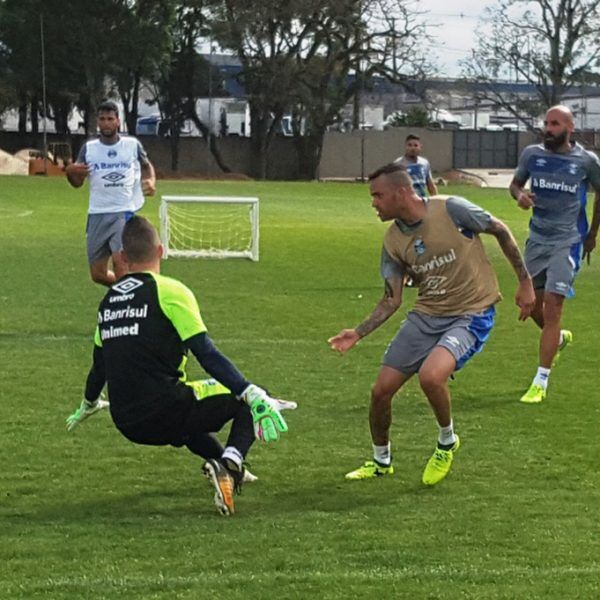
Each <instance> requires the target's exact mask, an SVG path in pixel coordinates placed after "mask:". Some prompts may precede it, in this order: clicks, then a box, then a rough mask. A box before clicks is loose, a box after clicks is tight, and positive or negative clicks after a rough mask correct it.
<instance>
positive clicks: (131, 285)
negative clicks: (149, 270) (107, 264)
mask: <svg viewBox="0 0 600 600" xmlns="http://www.w3.org/2000/svg"><path fill="white" fill-rule="evenodd" d="M141 285H144V282H143V281H140V280H139V279H136V278H135V277H128V278H127V279H123V281H119V283H116V284H115V285H113V286H112V288H111V289H113V290H115V292H119V294H128V293H129V292H131V291H133V290H135V289H137V288H139V287H140V286H141Z"/></svg>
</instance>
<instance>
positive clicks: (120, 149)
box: [65, 101, 156, 286]
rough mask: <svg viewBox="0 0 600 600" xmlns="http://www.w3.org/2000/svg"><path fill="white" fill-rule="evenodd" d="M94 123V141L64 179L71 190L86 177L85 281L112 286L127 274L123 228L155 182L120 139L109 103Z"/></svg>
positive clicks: (144, 160) (136, 151) (137, 147)
mask: <svg viewBox="0 0 600 600" xmlns="http://www.w3.org/2000/svg"><path fill="white" fill-rule="evenodd" d="M97 123H98V129H99V131H100V136H99V138H98V139H95V140H89V141H87V142H85V143H84V144H83V146H82V147H81V149H80V151H79V155H78V157H77V161H76V162H74V163H71V164H70V165H68V166H67V167H66V169H65V173H66V175H67V180H68V181H69V183H70V184H71V185H72V186H73V187H76V188H79V187H81V186H82V185H83V182H84V181H85V179H86V178H87V177H89V180H90V199H89V209H88V221H87V227H86V237H87V254H88V262H89V265H90V276H91V278H92V281H95V282H96V283H100V284H103V285H106V286H111V285H112V284H113V283H114V282H115V281H116V280H117V279H119V278H120V277H122V276H123V275H125V273H126V272H127V266H126V265H125V264H124V262H123V260H122V257H121V254H120V250H121V233H122V232H123V227H124V225H125V222H126V221H127V219H129V218H130V217H131V216H132V215H133V214H134V213H135V212H136V211H138V210H139V209H140V208H141V207H142V205H143V204H144V194H145V195H147V196H153V195H154V193H155V191H156V176H155V173H154V167H153V166H152V163H151V162H150V161H149V160H148V156H147V154H146V151H145V150H144V148H143V147H142V145H141V143H140V142H139V140H137V139H136V138H134V137H131V136H122V135H120V134H119V128H120V125H121V121H120V120H119V109H118V107H117V105H116V104H115V103H114V102H110V101H106V102H102V103H101V104H100V106H98V114H97ZM109 260H112V270H111V269H109Z"/></svg>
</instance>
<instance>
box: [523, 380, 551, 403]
mask: <svg viewBox="0 0 600 600" xmlns="http://www.w3.org/2000/svg"><path fill="white" fill-rule="evenodd" d="M545 399H546V390H545V389H544V388H543V387H542V386H541V385H538V384H537V383H532V384H531V386H529V389H528V390H527V391H526V392H525V393H524V394H523V395H522V396H521V402H524V403H525V404H539V403H540V402H541V401H542V400H545Z"/></svg>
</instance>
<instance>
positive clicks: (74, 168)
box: [65, 162, 90, 188]
mask: <svg viewBox="0 0 600 600" xmlns="http://www.w3.org/2000/svg"><path fill="white" fill-rule="evenodd" d="M89 172H90V169H89V167H88V166H87V165H86V164H85V163H80V162H74V163H71V164H70V165H67V166H66V167H65V174H66V176H67V181H68V182H69V183H70V184H71V185H72V186H73V187H75V188H79V187H81V186H82V185H83V182H84V181H85V178H86V177H87V176H88V174H89Z"/></svg>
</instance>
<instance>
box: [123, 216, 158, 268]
mask: <svg viewBox="0 0 600 600" xmlns="http://www.w3.org/2000/svg"><path fill="white" fill-rule="evenodd" d="M122 242H123V252H125V255H126V256H127V260H128V261H129V262H134V263H140V262H148V261H151V260H152V259H153V258H154V257H155V255H156V253H155V251H156V248H157V247H158V245H159V244H160V238H159V237H158V232H157V231H156V228H155V227H154V225H152V223H150V221H148V219H146V218H145V217H139V216H137V215H135V216H133V217H131V219H129V221H127V223H125V227H124V228H123V235H122Z"/></svg>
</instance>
